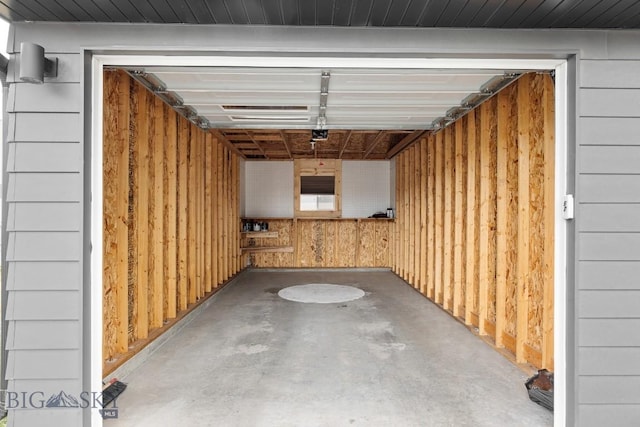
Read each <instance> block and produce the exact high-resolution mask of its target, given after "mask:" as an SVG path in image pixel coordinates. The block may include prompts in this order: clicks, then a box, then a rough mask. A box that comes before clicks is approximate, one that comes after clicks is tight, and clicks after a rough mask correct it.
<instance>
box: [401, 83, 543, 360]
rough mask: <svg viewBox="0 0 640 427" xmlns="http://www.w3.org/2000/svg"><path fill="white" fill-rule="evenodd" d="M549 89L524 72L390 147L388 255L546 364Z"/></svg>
mask: <svg viewBox="0 0 640 427" xmlns="http://www.w3.org/2000/svg"><path fill="white" fill-rule="evenodd" d="M553 94H554V85H553V81H552V79H551V77H550V76H549V75H546V74H540V75H535V74H527V75H525V76H523V77H521V78H520V79H519V80H518V81H517V82H514V83H513V84H511V85H510V86H509V87H507V88H506V89H504V90H503V91H501V92H500V93H499V94H498V95H497V96H495V97H493V98H491V99H490V100H488V101H487V102H485V103H483V104H482V105H481V106H479V107H478V108H476V109H475V110H473V111H471V112H470V113H469V114H467V115H466V116H464V117H463V118H461V119H460V120H458V121H457V122H456V123H455V124H453V125H451V126H449V127H447V128H445V129H444V130H442V131H440V132H438V133H436V134H432V135H429V136H427V137H426V138H424V139H422V140H421V141H420V142H418V143H417V144H414V145H413V146H412V147H410V148H408V149H407V150H405V151H404V152H402V153H401V154H400V155H399V156H398V157H397V158H396V207H397V211H398V212H397V219H396V221H395V227H394V228H395V230H394V231H393V233H395V236H396V239H397V240H396V242H395V248H396V253H395V256H394V257H393V258H392V260H393V269H394V271H395V272H396V274H398V275H399V276H401V277H403V278H404V279H405V280H407V281H408V282H409V283H411V284H412V285H413V286H414V287H416V289H418V290H420V292H422V293H423V294H425V295H426V296H427V297H428V298H430V299H431V300H433V301H434V302H436V303H437V304H439V305H441V306H442V307H443V308H444V309H445V310H447V311H449V312H450V313H451V314H452V315H454V316H456V317H459V318H461V319H462V320H463V321H464V322H465V323H466V324H468V325H470V326H474V327H477V328H478V331H479V333H480V334H481V335H487V336H489V337H491V338H492V339H493V340H494V342H495V344H496V346H497V347H500V348H506V349H508V350H509V351H511V352H512V353H514V354H515V357H516V360H517V361H518V362H521V363H524V362H528V363H531V364H532V365H534V366H537V367H541V368H542V367H544V368H548V369H553V327H552V324H553V322H552V319H553V248H554V243H553V227H554V223H553V218H554V217H553V209H554V206H553V200H554V198H553V191H554V176H553V171H554V134H553V129H554V124H553V120H554V112H553V108H554V101H553V99H554V96H553ZM423 175H424V178H423ZM424 228H426V230H425V229H424ZM416 254H418V256H417V257H416V256H415V255H416Z"/></svg>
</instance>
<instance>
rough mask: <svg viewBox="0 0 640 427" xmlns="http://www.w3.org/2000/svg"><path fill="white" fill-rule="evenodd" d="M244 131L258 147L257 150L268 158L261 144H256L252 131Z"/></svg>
mask: <svg viewBox="0 0 640 427" xmlns="http://www.w3.org/2000/svg"><path fill="white" fill-rule="evenodd" d="M246 133H247V135H248V136H249V138H250V139H251V142H253V143H254V144H255V146H256V147H258V150H260V152H261V153H262V155H263V156H264V158H265V159H267V160H268V159H269V157H268V156H267V153H265V151H264V148H262V146H261V145H260V144H258V142H257V141H256V140H255V138H254V135H253V132H249V131H246Z"/></svg>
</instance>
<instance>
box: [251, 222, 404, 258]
mask: <svg viewBox="0 0 640 427" xmlns="http://www.w3.org/2000/svg"><path fill="white" fill-rule="evenodd" d="M251 219H252V220H254V221H259V222H267V223H268V224H269V231H274V232H276V233H277V237H275V238H273V237H269V238H261V237H247V236H244V237H243V238H242V245H243V247H248V246H251V245H255V246H256V247H273V248H283V247H289V246H292V247H293V251H292V252H261V253H254V254H252V255H251V256H252V257H253V258H252V259H253V265H254V266H255V267H265V268H292V267H322V268H341V267H390V265H391V251H390V245H391V238H390V236H391V233H392V227H393V222H391V221H388V220H384V219H383V220H380V219H306V218H297V219H283V218H251ZM246 256H249V255H246Z"/></svg>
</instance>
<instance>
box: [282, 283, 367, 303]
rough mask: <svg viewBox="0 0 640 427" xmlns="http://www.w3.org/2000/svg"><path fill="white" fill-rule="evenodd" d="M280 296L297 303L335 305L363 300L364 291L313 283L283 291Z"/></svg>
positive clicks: (343, 286)
mask: <svg viewBox="0 0 640 427" xmlns="http://www.w3.org/2000/svg"><path fill="white" fill-rule="evenodd" d="M278 296H279V297H280V298H283V299H286V300H289V301H295V302H304V303H316V304H335V303H338V302H347V301H354V300H357V299H359V298H362V297H363V296H364V291H363V290H362V289H358V288H356V287H353V286H345V285H331V284H328V283H311V284H308V285H296V286H289V287H288V288H284V289H281V290H280V292H278Z"/></svg>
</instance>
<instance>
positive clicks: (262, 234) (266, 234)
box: [242, 231, 278, 239]
mask: <svg viewBox="0 0 640 427" xmlns="http://www.w3.org/2000/svg"><path fill="white" fill-rule="evenodd" d="M242 235H243V236H245V237H249V238H252V239H258V238H277V237H278V232H277V231H243V232H242Z"/></svg>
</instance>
